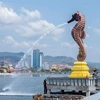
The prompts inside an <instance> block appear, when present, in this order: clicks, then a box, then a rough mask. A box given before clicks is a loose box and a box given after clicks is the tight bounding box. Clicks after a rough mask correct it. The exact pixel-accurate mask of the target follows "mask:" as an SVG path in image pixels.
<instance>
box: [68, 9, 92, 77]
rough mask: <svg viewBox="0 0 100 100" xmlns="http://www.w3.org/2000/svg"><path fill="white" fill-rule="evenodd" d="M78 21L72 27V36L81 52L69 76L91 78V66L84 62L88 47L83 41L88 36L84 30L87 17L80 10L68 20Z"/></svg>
mask: <svg viewBox="0 0 100 100" xmlns="http://www.w3.org/2000/svg"><path fill="white" fill-rule="evenodd" d="M72 21H78V23H77V24H76V25H75V26H74V27H73V29H72V37H73V39H74V40H75V42H76V43H77V44H78V46H79V54H78V56H77V60H78V61H77V62H74V66H73V68H72V73H71V74H70V75H69V76H68V77H69V78H91V77H92V76H91V75H90V73H89V68H88V66H87V63H86V62H84V60H85V58H86V49H85V45H84V42H83V39H84V38H85V36H86V33H85V31H84V27H85V17H84V15H83V14H81V13H80V12H79V11H78V12H76V13H75V14H74V15H72V19H71V20H69V21H68V23H71V22H72Z"/></svg>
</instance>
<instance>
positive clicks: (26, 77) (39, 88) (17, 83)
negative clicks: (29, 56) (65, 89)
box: [0, 74, 66, 94]
mask: <svg viewBox="0 0 100 100" xmlns="http://www.w3.org/2000/svg"><path fill="white" fill-rule="evenodd" d="M13 75H14V76H12V75H11V76H1V77H0V80H2V81H1V82H0V91H1V92H3V93H6V94H7V93H8V94H10V93H14V94H35V93H43V80H44V79H46V77H49V76H51V77H56V76H58V74H18V75H15V74H13ZM15 76H16V77H15ZM59 76H66V74H59Z"/></svg>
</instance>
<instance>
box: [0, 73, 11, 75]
mask: <svg viewBox="0 0 100 100" xmlns="http://www.w3.org/2000/svg"><path fill="white" fill-rule="evenodd" d="M0 75H12V73H0Z"/></svg>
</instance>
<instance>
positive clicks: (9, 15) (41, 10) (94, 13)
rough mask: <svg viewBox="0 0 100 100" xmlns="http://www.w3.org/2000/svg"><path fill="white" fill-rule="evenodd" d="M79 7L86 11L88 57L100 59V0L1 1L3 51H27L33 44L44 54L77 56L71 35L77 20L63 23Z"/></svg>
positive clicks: (0, 30) (0, 45) (1, 44)
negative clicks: (58, 26)
mask: <svg viewBox="0 0 100 100" xmlns="http://www.w3.org/2000/svg"><path fill="white" fill-rule="evenodd" d="M76 11H80V12H82V13H83V14H84V15H85V19H86V27H85V31H86V34H87V37H86V38H85V40H84V43H85V45H86V50H87V58H86V61H92V62H100V60H99V59H100V45H99V43H100V1H99V0H82V1H80V0H1V1H0V51H1V52H5V51H7V52H21V51H22V52H27V50H29V49H30V48H31V47H33V49H36V48H38V49H40V50H41V51H43V52H44V55H52V56H61V55H62V56H71V57H73V58H74V59H76V57H77V54H78V46H77V44H76V43H75V42H74V40H73V38H72V36H71V29H72V27H73V26H74V25H75V24H76V22H73V23H70V24H66V25H65V26H62V27H60V28H58V29H55V30H54V31H53V32H51V33H49V34H47V35H46V36H45V37H44V38H43V39H41V40H40V41H39V42H38V43H35V41H36V40H38V39H39V37H41V36H43V35H44V34H45V33H46V32H48V31H50V30H51V29H52V28H55V27H56V26H57V25H60V24H63V23H65V22H66V21H68V20H69V19H70V18H71V15H72V14H74V13H75V12H76Z"/></svg>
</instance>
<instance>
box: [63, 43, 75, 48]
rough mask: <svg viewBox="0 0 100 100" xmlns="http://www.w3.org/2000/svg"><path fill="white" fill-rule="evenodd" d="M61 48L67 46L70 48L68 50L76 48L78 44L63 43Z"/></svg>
mask: <svg viewBox="0 0 100 100" xmlns="http://www.w3.org/2000/svg"><path fill="white" fill-rule="evenodd" d="M61 46H65V47H68V48H76V47H77V46H76V43H67V42H63V43H61Z"/></svg>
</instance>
